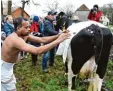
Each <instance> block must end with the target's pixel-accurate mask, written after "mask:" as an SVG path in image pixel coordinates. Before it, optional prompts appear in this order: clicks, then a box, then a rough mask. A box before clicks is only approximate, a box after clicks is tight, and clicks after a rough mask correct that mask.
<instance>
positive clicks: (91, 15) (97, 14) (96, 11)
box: [88, 5, 103, 22]
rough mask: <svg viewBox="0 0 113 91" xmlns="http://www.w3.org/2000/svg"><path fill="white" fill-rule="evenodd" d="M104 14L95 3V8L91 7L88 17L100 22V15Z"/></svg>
mask: <svg viewBox="0 0 113 91" xmlns="http://www.w3.org/2000/svg"><path fill="white" fill-rule="evenodd" d="M102 15H103V13H102V11H100V10H99V7H98V5H94V6H93V9H91V11H90V13H89V15H88V19H89V20H93V21H97V22H100V17H101V16H102Z"/></svg>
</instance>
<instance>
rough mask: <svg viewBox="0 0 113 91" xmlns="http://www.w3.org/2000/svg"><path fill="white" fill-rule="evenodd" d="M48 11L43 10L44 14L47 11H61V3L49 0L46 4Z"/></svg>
mask: <svg viewBox="0 0 113 91" xmlns="http://www.w3.org/2000/svg"><path fill="white" fill-rule="evenodd" d="M45 5H46V7H47V9H46V10H43V11H44V12H47V11H57V10H58V9H59V2H58V1H57V0H53V1H52V0H47V2H46V3H45Z"/></svg>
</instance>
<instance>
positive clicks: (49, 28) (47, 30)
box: [42, 11, 58, 72]
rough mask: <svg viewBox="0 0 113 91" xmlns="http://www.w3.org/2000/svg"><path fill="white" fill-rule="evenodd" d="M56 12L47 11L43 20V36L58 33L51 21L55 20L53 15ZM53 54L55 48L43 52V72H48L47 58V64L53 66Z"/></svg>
mask: <svg viewBox="0 0 113 91" xmlns="http://www.w3.org/2000/svg"><path fill="white" fill-rule="evenodd" d="M56 13H57V12H53V11H49V12H48V15H47V16H46V17H45V20H44V36H52V35H56V34H58V32H57V31H55V28H54V24H53V21H54V20H55V15H56ZM54 55H55V48H53V49H51V50H50V51H49V52H45V53H44V55H43V58H42V70H43V72H48V69H47V60H48V58H49V59H50V60H49V65H50V66H53V64H54Z"/></svg>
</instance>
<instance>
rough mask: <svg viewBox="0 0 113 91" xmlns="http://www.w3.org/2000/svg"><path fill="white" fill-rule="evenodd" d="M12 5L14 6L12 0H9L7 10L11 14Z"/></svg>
mask: <svg viewBox="0 0 113 91" xmlns="http://www.w3.org/2000/svg"><path fill="white" fill-rule="evenodd" d="M11 6H12V1H11V0H8V12H7V14H8V15H11Z"/></svg>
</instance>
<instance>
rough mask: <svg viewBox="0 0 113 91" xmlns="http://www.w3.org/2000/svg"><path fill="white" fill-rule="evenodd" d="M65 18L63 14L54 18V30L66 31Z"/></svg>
mask: <svg viewBox="0 0 113 91" xmlns="http://www.w3.org/2000/svg"><path fill="white" fill-rule="evenodd" d="M67 19H68V18H67V16H66V14H65V13H64V12H60V13H59V14H58V16H57V17H56V28H57V29H61V30H64V29H66V22H67Z"/></svg>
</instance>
